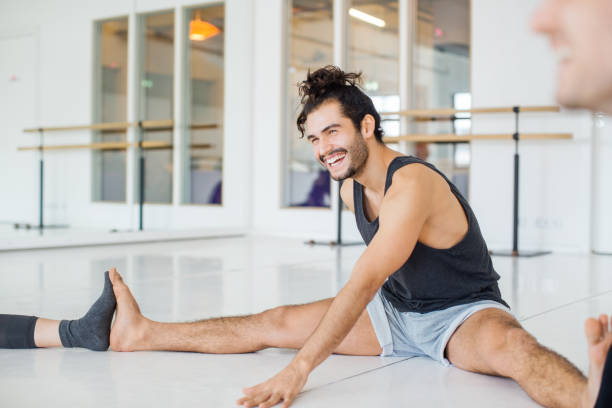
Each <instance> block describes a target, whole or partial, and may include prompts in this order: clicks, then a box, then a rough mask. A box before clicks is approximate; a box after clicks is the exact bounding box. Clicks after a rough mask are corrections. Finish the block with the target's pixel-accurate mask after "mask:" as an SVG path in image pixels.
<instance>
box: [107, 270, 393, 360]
mask: <svg viewBox="0 0 612 408" xmlns="http://www.w3.org/2000/svg"><path fill="white" fill-rule="evenodd" d="M110 277H111V281H112V283H113V290H114V292H115V297H116V298H117V314H116V316H115V322H114V324H113V327H112V328H111V335H110V343H111V348H112V349H113V350H115V351H136V350H168V351H194V352H200V353H217V354H220V353H247V352H253V351H257V350H261V349H264V348H267V347H283V348H295V349H298V348H301V347H302V345H303V344H304V342H305V341H306V340H307V339H308V337H309V336H310V335H311V334H312V332H313V331H314V329H315V328H316V327H317V325H318V324H319V322H320V321H321V319H322V318H323V315H324V314H325V313H326V312H327V309H328V308H329V306H330V304H331V302H332V301H333V299H325V300H321V301H318V302H314V303H310V304H306V305H300V306H282V307H277V308H274V309H271V310H267V311H265V312H262V313H258V314H254V315H249V316H239V317H220V318H216V319H209V320H203V321H199V322H193V323H160V322H155V321H153V320H150V319H147V318H146V317H144V316H143V315H142V313H141V312H140V308H139V307H138V304H137V303H136V300H135V299H134V297H133V296H132V294H131V292H130V289H129V288H128V287H127V285H126V284H125V283H124V282H123V280H122V279H121V276H120V275H119V273H118V272H117V271H116V269H114V268H113V269H111V271H110ZM336 352H337V353H340V354H352V355H378V354H380V353H381V348H380V345H379V344H378V340H377V338H376V334H375V332H374V329H373V327H372V323H371V321H370V317H369V315H368V313H367V312H366V311H364V312H363V314H362V315H361V317H360V318H359V320H358V321H357V323H356V324H355V326H354V327H353V329H352V330H351V331H350V332H349V334H348V335H347V337H346V338H345V339H344V341H343V342H342V343H341V344H340V346H339V347H338V349H337V350H336Z"/></svg>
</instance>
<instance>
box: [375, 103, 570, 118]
mask: <svg viewBox="0 0 612 408" xmlns="http://www.w3.org/2000/svg"><path fill="white" fill-rule="evenodd" d="M518 108H519V112H521V113H522V112H559V111H560V110H561V109H560V108H559V107H558V106H518ZM461 113H514V107H513V106H510V107H499V108H471V109H450V108H449V109H446V108H442V109H409V110H401V111H397V112H381V113H380V115H381V116H391V115H400V116H408V117H421V118H422V117H432V118H433V117H440V116H454V115H457V114H461Z"/></svg>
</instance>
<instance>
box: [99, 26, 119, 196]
mask: <svg viewBox="0 0 612 408" xmlns="http://www.w3.org/2000/svg"><path fill="white" fill-rule="evenodd" d="M95 30H96V34H95V41H96V47H95V50H96V56H95V59H94V82H93V83H94V90H93V95H95V99H94V101H93V110H94V111H93V121H94V122H96V123H100V122H125V121H126V115H127V106H126V103H127V36H128V19H127V17H124V18H118V19H113V20H106V21H100V22H97V23H95ZM93 140H94V142H98V143H100V142H101V143H105V142H125V141H126V131H125V130H105V131H97V132H94V134H93ZM92 154H93V174H94V180H93V183H92V189H93V194H92V195H93V200H95V201H125V196H126V172H125V168H126V155H125V150H120V149H119V150H94V151H93V153H92Z"/></svg>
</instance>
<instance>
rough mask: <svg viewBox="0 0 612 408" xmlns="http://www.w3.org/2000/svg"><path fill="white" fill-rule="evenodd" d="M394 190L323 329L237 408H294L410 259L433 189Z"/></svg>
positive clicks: (420, 184) (400, 185) (411, 184)
mask: <svg viewBox="0 0 612 408" xmlns="http://www.w3.org/2000/svg"><path fill="white" fill-rule="evenodd" d="M415 167H416V166H415ZM417 171H418V170H417ZM398 176H399V174H398ZM402 178H403V177H402ZM419 180H420V181H419ZM402 181H404V182H402ZM394 185H395V186H397V187H396V188H395V189H393V187H392V188H391V189H389V191H388V192H387V195H386V196H385V200H384V201H383V204H382V206H381V209H380V215H379V222H380V227H379V231H378V232H377V234H376V236H375V237H374V239H373V240H372V242H371V243H370V245H369V246H368V248H367V249H366V250H365V252H364V253H363V255H362V256H361V257H360V258H359V260H358V261H357V264H356V265H355V267H354V269H353V272H352V273H351V277H350V279H349V281H348V282H347V284H346V285H345V286H344V287H343V288H342V290H341V291H340V292H339V293H338V295H337V296H336V297H335V299H334V301H333V302H332V304H331V306H330V307H329V309H328V311H327V313H326V314H325V316H324V317H323V319H322V320H321V322H320V323H319V326H318V327H317V328H316V329H315V331H314V332H313V334H312V335H311V336H310V337H309V338H308V340H307V341H306V343H305V344H304V346H303V347H302V349H301V350H300V351H299V352H298V353H297V355H296V356H295V357H294V359H293V360H292V361H291V363H289V365H288V366H287V367H285V368H284V369H283V370H282V371H280V372H279V373H278V374H277V375H275V376H274V377H272V378H270V379H269V380H267V381H266V382H263V383H261V384H259V385H256V386H254V387H251V388H246V389H244V390H243V391H244V393H245V394H246V396H245V397H243V398H241V399H240V400H238V404H240V405H245V406H248V407H252V406H257V405H259V406H260V407H262V408H267V407H271V406H273V405H275V404H277V403H278V402H279V401H280V400H283V407H289V406H290V405H291V404H292V403H293V400H294V399H295V398H296V397H297V395H298V394H299V392H300V391H301V390H302V388H303V387H304V384H305V383H306V380H307V379H308V375H309V374H310V372H311V371H312V370H314V368H315V367H317V366H318V365H319V364H320V363H321V362H323V361H324V360H325V359H326V358H327V357H328V356H329V355H330V354H331V353H332V352H333V351H334V350H335V349H336V348H337V347H338V346H339V345H340V343H341V342H342V340H343V339H344V337H346V335H347V334H348V333H349V331H350V330H351V328H352V327H353V326H354V325H355V322H356V321H357V319H358V318H359V316H360V315H361V313H362V312H363V310H364V309H365V307H366V306H367V304H368V303H369V302H370V301H371V299H372V298H373V297H374V295H375V294H376V291H377V290H378V289H379V288H380V287H381V286H382V284H383V283H384V282H385V280H386V279H387V277H388V276H389V275H391V274H392V273H393V272H395V271H396V270H398V269H399V268H400V267H401V266H402V265H403V264H404V262H406V260H407V259H408V258H409V257H410V254H411V253H412V250H413V249H414V246H415V245H416V242H417V240H418V237H419V234H420V231H421V229H422V227H423V225H424V223H425V221H426V220H427V218H428V216H429V213H430V208H431V203H430V199H431V190H430V189H431V187H430V186H431V183H428V182H427V180H426V178H425V179H423V178H421V177H415V178H411V179H409V180H395V179H394Z"/></svg>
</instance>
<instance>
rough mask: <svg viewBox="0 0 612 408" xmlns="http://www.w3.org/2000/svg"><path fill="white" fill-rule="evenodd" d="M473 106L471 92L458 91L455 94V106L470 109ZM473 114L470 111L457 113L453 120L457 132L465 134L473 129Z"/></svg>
mask: <svg viewBox="0 0 612 408" xmlns="http://www.w3.org/2000/svg"><path fill="white" fill-rule="evenodd" d="M471 107H472V94H471V93H469V92H456V93H455V94H454V95H453V108H455V109H470V108H471ZM471 117H472V115H471V114H470V113H457V114H456V115H455V118H456V119H455V120H454V122H453V127H454V128H455V133H456V134H458V135H465V134H468V133H470V131H471V130H472V119H470V118H471Z"/></svg>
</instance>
